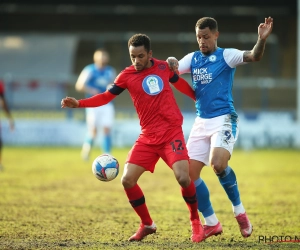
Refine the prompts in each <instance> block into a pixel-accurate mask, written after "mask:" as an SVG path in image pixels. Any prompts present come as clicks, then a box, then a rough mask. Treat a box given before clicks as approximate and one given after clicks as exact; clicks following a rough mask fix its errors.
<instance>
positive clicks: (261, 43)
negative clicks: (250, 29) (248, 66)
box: [243, 17, 273, 62]
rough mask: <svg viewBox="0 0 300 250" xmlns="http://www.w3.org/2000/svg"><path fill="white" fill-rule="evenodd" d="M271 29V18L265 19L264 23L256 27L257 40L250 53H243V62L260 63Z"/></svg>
mask: <svg viewBox="0 0 300 250" xmlns="http://www.w3.org/2000/svg"><path fill="white" fill-rule="evenodd" d="M272 29H273V18H272V17H268V18H265V22H264V23H261V24H260V25H259V26H258V39H257V42H256V44H255V45H254V47H253V49H252V50H251V51H245V52H244V58H243V61H244V62H256V61H260V60H261V58H262V57H263V54H264V51H265V46H266V42H267V38H268V36H269V35H270V34H271V32H272Z"/></svg>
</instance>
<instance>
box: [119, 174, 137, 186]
mask: <svg viewBox="0 0 300 250" xmlns="http://www.w3.org/2000/svg"><path fill="white" fill-rule="evenodd" d="M121 183H122V185H123V187H124V188H132V187H133V186H134V185H135V184H136V181H135V180H134V179H132V178H130V177H129V176H126V175H125V176H122V178H121Z"/></svg>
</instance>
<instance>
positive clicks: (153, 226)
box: [145, 221, 156, 228]
mask: <svg viewBox="0 0 300 250" xmlns="http://www.w3.org/2000/svg"><path fill="white" fill-rule="evenodd" d="M145 227H147V228H156V225H155V223H154V221H153V222H152V225H150V226H149V225H145Z"/></svg>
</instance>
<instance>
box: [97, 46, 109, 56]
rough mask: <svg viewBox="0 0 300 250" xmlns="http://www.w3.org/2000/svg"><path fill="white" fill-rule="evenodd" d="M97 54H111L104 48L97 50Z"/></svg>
mask: <svg viewBox="0 0 300 250" xmlns="http://www.w3.org/2000/svg"><path fill="white" fill-rule="evenodd" d="M96 52H102V53H105V54H107V55H108V54H109V53H108V51H107V50H106V49H104V48H98V49H96V50H95V52H94V53H96Z"/></svg>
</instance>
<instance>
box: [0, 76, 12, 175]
mask: <svg viewBox="0 0 300 250" xmlns="http://www.w3.org/2000/svg"><path fill="white" fill-rule="evenodd" d="M0 103H1V107H2V108H3V110H4V112H5V114H6V116H7V118H8V121H9V127H10V130H11V131H12V130H14V120H13V118H12V115H11V113H10V110H9V108H8V105H7V102H6V99H5V96H4V83H3V82H2V81H1V80H0ZM0 128H1V127H0ZM0 132H1V131H0ZM2 147H3V142H2V137H1V133H0V171H3V170H4V167H3V165H2Z"/></svg>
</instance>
